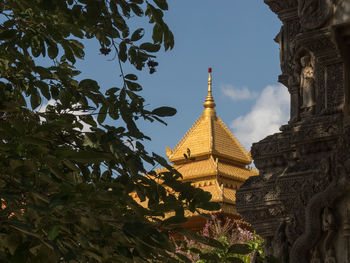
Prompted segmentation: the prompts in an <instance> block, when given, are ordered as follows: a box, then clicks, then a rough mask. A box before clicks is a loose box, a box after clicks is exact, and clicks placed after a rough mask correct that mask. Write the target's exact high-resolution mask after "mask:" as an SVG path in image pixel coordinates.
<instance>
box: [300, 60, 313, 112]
mask: <svg viewBox="0 0 350 263" xmlns="http://www.w3.org/2000/svg"><path fill="white" fill-rule="evenodd" d="M300 63H301V67H302V69H301V73H300V95H301V98H302V105H301V107H302V108H309V107H313V106H314V105H315V76H314V65H315V63H314V62H313V61H312V58H311V56H309V55H306V56H303V57H302V58H301V59H300Z"/></svg>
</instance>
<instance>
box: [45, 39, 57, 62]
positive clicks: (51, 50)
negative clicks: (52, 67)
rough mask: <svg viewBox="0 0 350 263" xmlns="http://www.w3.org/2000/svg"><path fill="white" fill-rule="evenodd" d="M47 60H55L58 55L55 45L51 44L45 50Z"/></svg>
mask: <svg viewBox="0 0 350 263" xmlns="http://www.w3.org/2000/svg"><path fill="white" fill-rule="evenodd" d="M47 53H48V55H49V58H51V59H55V58H56V57H57V55H58V47H57V44H56V43H53V42H51V43H50V44H49V46H48V48H47Z"/></svg>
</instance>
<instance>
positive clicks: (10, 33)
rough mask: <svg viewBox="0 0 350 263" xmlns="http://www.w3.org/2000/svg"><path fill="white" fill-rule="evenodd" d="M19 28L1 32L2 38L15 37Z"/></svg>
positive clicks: (0, 36)
mask: <svg viewBox="0 0 350 263" xmlns="http://www.w3.org/2000/svg"><path fill="white" fill-rule="evenodd" d="M17 32H18V31H17V30H14V29H10V30H5V31H2V32H1V33H0V39H1V40H7V39H11V38H14V37H15V36H16V35H17Z"/></svg>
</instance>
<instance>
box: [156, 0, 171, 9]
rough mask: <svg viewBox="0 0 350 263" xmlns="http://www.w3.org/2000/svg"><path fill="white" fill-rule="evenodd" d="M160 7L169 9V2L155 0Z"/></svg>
mask: <svg viewBox="0 0 350 263" xmlns="http://www.w3.org/2000/svg"><path fill="white" fill-rule="evenodd" d="M153 1H154V2H155V3H156V4H157V6H158V7H159V8H160V9H163V10H168V3H167V2H166V0H153Z"/></svg>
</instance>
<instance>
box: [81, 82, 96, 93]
mask: <svg viewBox="0 0 350 263" xmlns="http://www.w3.org/2000/svg"><path fill="white" fill-rule="evenodd" d="M79 89H80V90H92V91H96V92H97V91H99V89H100V86H99V85H98V83H97V81H96V80H93V79H83V80H82V81H80V82H79Z"/></svg>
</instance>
